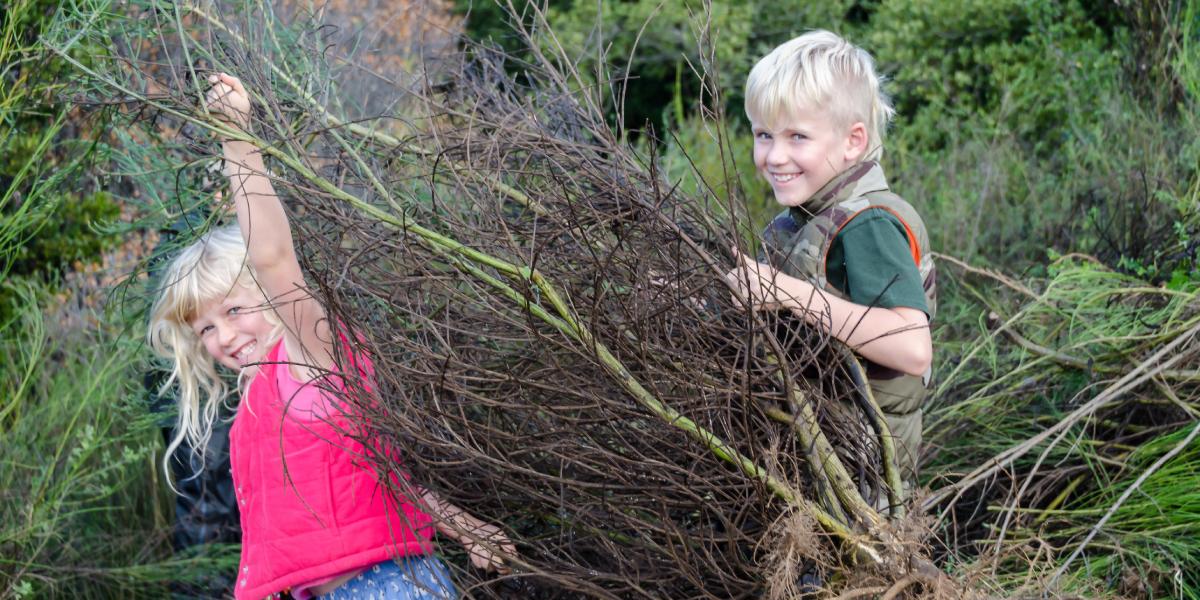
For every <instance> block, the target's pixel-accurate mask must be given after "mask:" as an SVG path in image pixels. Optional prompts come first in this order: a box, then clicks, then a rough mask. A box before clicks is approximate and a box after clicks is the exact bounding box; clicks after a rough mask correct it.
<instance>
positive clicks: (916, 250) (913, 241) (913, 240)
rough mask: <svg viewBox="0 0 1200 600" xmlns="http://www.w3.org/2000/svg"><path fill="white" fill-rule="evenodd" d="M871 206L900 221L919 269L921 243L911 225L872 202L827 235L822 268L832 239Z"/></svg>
mask: <svg viewBox="0 0 1200 600" xmlns="http://www.w3.org/2000/svg"><path fill="white" fill-rule="evenodd" d="M872 208H879V209H883V210H886V211H888V212H889V213H891V215H892V216H893V217H896V220H897V221H900V224H901V225H903V226H904V234H905V235H906V236H908V250H909V252H911V253H912V259H913V263H914V264H916V265H917V270H920V269H921V245H920V244H919V243H917V236H916V235H914V234H913V231H912V227H909V226H908V222H907V221H905V220H904V217H901V216H900V213H897V212H896V211H894V210H892V209H891V208H889V207H887V206H883V205H881V204H872V205H871V206H868V207H866V208H864V209H862V210H860V211H858V212H856V213H854V214H853V215H851V216H850V218H849V219H846V222H845V223H842V224H841V226H839V227H838V228H837V231H835V232H833V235H831V236H829V243H827V244H825V253H824V256H822V257H821V268H822V269H824V268H825V265H826V262H827V261H828V260H829V249H830V248H832V247H833V240H835V239H837V236H838V235H839V234H841V233H842V230H843V229H845V228H846V226H847V225H849V224H850V221H853V220H855V219H857V218H858V216H859V215H861V214H863V213H865V212H867V211H868V210H871V209H872Z"/></svg>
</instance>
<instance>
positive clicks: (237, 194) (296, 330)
mask: <svg viewBox="0 0 1200 600" xmlns="http://www.w3.org/2000/svg"><path fill="white" fill-rule="evenodd" d="M208 81H209V83H211V84H212V88H211V89H210V90H209V92H208V98H207V106H208V110H209V111H210V112H212V113H214V114H216V115H218V116H220V117H222V118H223V119H224V120H226V121H227V122H229V123H230V124H231V125H233V126H235V127H238V128H239V129H242V130H244V131H248V130H249V128H250V121H251V111H250V96H249V94H247V93H246V88H245V87H243V86H242V82H241V81H239V80H238V79H237V78H236V77H233V76H232V75H227V74H225V73H219V74H216V75H212V76H210V77H209V78H208ZM222 149H223V151H224V158H225V175H226V176H227V177H229V188H230V192H231V195H232V196H233V205H234V208H235V209H236V211H237V220H238V225H239V226H240V227H241V230H242V237H243V238H244V239H245V240H246V244H247V255H248V257H249V258H248V260H249V262H250V266H251V267H253V270H254V275H255V278H256V281H257V282H258V284H259V286H261V287H262V290H263V292H264V293H265V294H266V296H267V299H268V300H269V301H270V303H271V306H272V308H273V309H274V310H275V313H276V314H277V315H279V318H280V320H282V321H283V326H284V340H285V343H286V344H287V351H288V356H289V357H291V358H292V360H294V361H296V362H303V363H306V364H309V365H312V366H313V367H315V369H303V368H298V367H296V366H295V365H293V368H292V371H293V374H295V375H297V376H298V378H300V379H301V380H302V381H306V380H309V379H313V378H314V377H316V376H318V375H319V374H320V372H321V371H323V370H327V369H329V368H331V367H332V366H333V358H332V352H331V346H330V343H331V342H330V337H329V323H328V321H327V320H326V318H325V309H324V307H322V306H321V304H320V303H319V302H317V301H316V299H315V298H313V297H312V295H311V294H310V293H309V291H308V288H307V286H306V285H305V283H304V275H303V273H302V272H301V270H300V261H299V260H297V258H296V248H295V246H294V244H293V241H292V230H291V226H290V224H289V223H288V218H287V213H286V212H284V209H283V203H282V202H281V201H280V200H279V196H278V195H276V193H275V187H274V186H273V185H272V184H271V180H270V178H269V177H268V176H267V171H266V166H265V165H264V164H263V157H262V153H261V152H260V151H259V150H258V148H256V147H255V146H254V145H253V144H251V143H249V142H244V141H240V140H233V139H226V140H223V141H222ZM304 371H308V372H304Z"/></svg>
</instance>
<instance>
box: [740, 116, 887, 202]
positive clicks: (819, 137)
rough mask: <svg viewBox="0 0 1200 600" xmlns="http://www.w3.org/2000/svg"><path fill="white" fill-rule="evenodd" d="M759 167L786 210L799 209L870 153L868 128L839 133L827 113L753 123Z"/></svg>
mask: <svg viewBox="0 0 1200 600" xmlns="http://www.w3.org/2000/svg"><path fill="white" fill-rule="evenodd" d="M750 125H751V127H752V130H753V132H754V167H755V169H757V170H758V172H759V174H760V175H762V176H763V177H765V178H766V180H767V182H768V183H770V184H771V189H772V190H774V192H775V201H776V202H779V204H781V205H783V206H788V207H792V206H800V205H803V204H804V203H805V202H808V200H809V199H811V198H812V196H813V194H815V193H816V192H817V191H818V190H820V189H821V188H822V187H824V186H825V184H827V183H829V181H830V180H831V179H833V178H834V177H835V176H837V174H838V173H841V172H842V171H845V170H846V169H847V168H848V167H850V166H851V165H853V164H855V163H856V162H858V159H859V158H861V157H862V156H863V154H865V152H866V137H867V135H866V127H865V126H864V125H863V124H862V123H854V124H852V125H850V126H849V127H846V128H843V127H839V126H838V125H837V124H836V123H835V121H834V119H832V118H831V117H830V116H829V115H827V114H826V113H825V111H798V112H796V113H795V114H794V115H793V116H791V117H789V118H785V119H780V120H779V122H778V123H774V124H770V125H769V124H767V123H765V122H762V121H759V120H758V119H755V118H753V117H752V118H751V119H750Z"/></svg>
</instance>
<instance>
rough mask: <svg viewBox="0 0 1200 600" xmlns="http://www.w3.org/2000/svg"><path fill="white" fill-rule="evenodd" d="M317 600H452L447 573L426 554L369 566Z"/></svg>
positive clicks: (454, 594)
mask: <svg viewBox="0 0 1200 600" xmlns="http://www.w3.org/2000/svg"><path fill="white" fill-rule="evenodd" d="M318 598H319V599H320V600H359V599H362V600H454V599H456V598H458V592H457V591H456V590H455V589H454V583H453V582H451V581H450V571H449V570H447V569H446V565H444V564H442V561H441V560H439V559H438V557H436V556H433V555H430V554H426V555H420V556H406V557H404V558H398V559H396V560H394V561H392V560H386V561H383V562H381V563H378V564H375V565H371V566H369V567H367V568H366V570H364V571H363V572H362V573H359V574H358V575H355V576H354V577H352V578H350V580H349V581H347V582H346V583H343V584H342V585H340V586H338V587H337V589H335V590H333V591H331V592H329V593H328V594H324V595H321V596H318Z"/></svg>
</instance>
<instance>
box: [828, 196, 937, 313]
mask: <svg viewBox="0 0 1200 600" xmlns="http://www.w3.org/2000/svg"><path fill="white" fill-rule="evenodd" d="M825 269H826V277H827V278H828V281H829V285H832V286H833V287H835V288H837V289H838V290H840V291H841V292H842V293H843V294H845V295H847V296H849V298H850V301H851V302H854V303H855V304H861V305H863V306H878V307H882V308H897V307H906V308H915V309H917V310H920V311H923V312H924V313H925V314H926V315H928V314H929V306H928V304H927V303H926V302H925V291H924V288H923V287H922V282H921V273H920V272H919V271H918V270H917V265H916V264H914V263H913V259H912V254H911V253H910V251H909V248H908V236H907V234H906V233H905V231H904V226H903V225H901V224H900V221H899V220H898V219H896V217H894V216H893V215H892V214H891V213H889V212H887V211H886V210H883V209H879V208H873V209H868V210H867V211H865V212H864V213H863V214H861V215H858V216H857V217H855V218H854V220H852V221H850V223H849V224H847V225H846V226H845V227H844V228H843V229H842V231H841V232H840V233H838V236H837V237H836V238H834V240H833V245H832V246H831V247H830V248H829V255H828V257H827V260H826V262H825Z"/></svg>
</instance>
